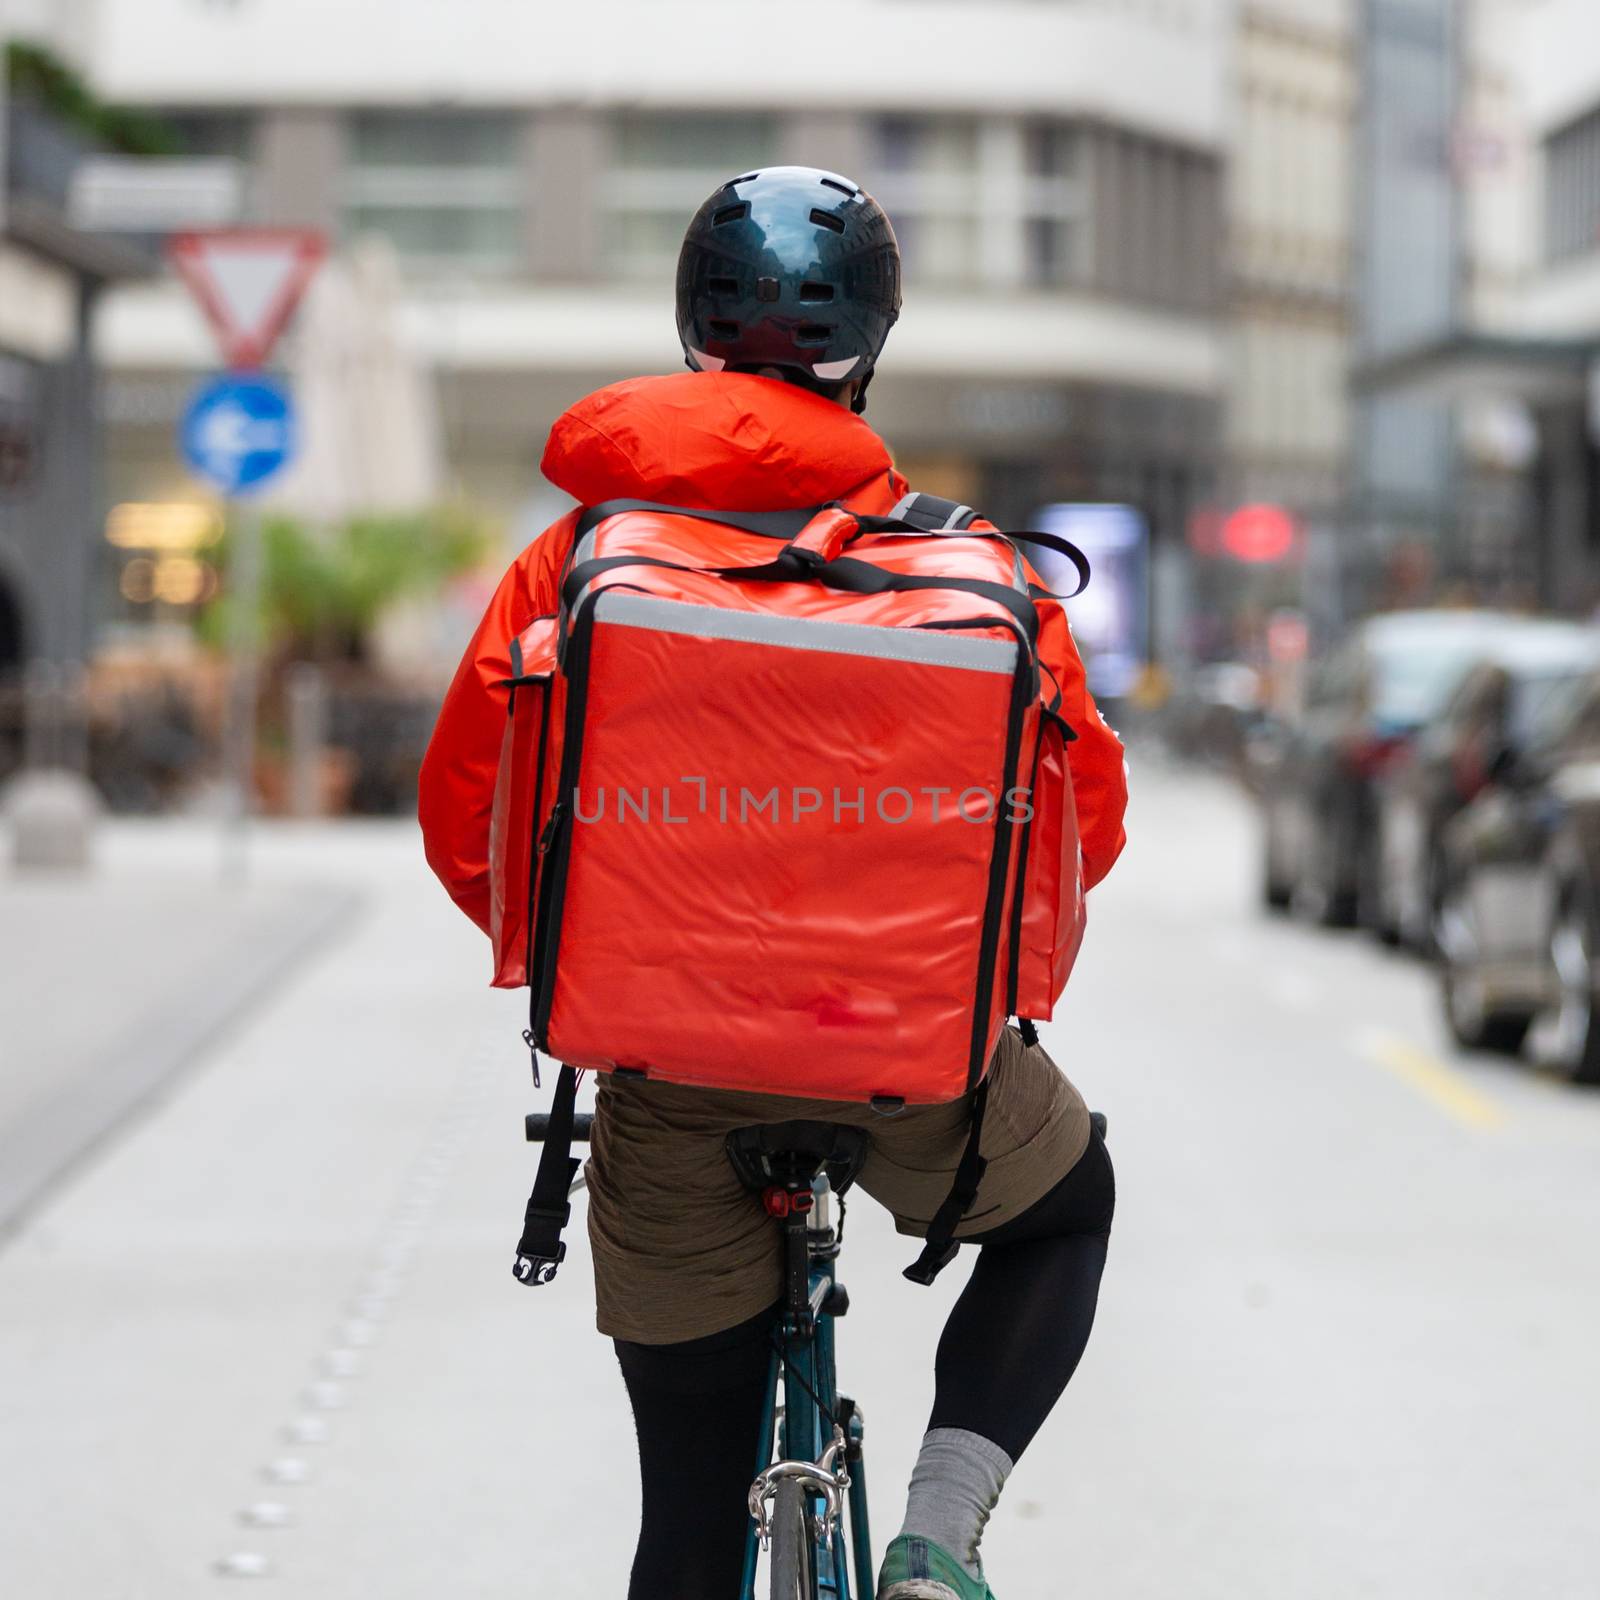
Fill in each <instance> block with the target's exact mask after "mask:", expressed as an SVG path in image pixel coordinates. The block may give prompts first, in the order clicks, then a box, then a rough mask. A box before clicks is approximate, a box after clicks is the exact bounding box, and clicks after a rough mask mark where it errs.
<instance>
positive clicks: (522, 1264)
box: [511, 1239, 567, 1289]
mask: <svg viewBox="0 0 1600 1600" xmlns="http://www.w3.org/2000/svg"><path fill="white" fill-rule="evenodd" d="M566 1259H567V1244H566V1240H564V1239H560V1240H557V1241H556V1253H555V1254H554V1255H553V1256H541V1255H528V1256H525V1255H520V1254H519V1255H518V1256H517V1260H516V1264H515V1265H514V1266H513V1267H512V1269H511V1275H512V1277H514V1278H515V1279H516V1280H517V1282H518V1283H524V1284H526V1285H527V1286H528V1287H529V1288H530V1289H537V1288H538V1287H539V1285H540V1284H541V1283H549V1281H550V1280H551V1279H552V1278H553V1277H555V1275H556V1268H557V1267H559V1266H560V1265H561V1263H562V1262H563V1261H565V1260H566Z"/></svg>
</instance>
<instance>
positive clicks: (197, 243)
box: [168, 228, 323, 880]
mask: <svg viewBox="0 0 1600 1600" xmlns="http://www.w3.org/2000/svg"><path fill="white" fill-rule="evenodd" d="M168 253H169V255H170V257H171V260H172V263H173V265H174V267H175V268H176V269H177V271H178V274H179V276H180V277H181V278H182V279H183V280H184V282H185V283H186V284H187V285H188V287H189V289H190V291H191V292H192V293H193V294H194V296H195V299H196V300H197V301H198V302H199V305H200V309H201V310H202V311H203V312H204V314H205V316H206V319H207V321H208V322H209V323H210V324H211V328H212V331H213V333H215V335H216V338H217V342H218V344H219V345H220V346H221V349H222V353H223V356H224V358H225V359H226V360H227V362H228V365H229V366H230V367H231V368H232V369H233V370H232V371H231V372H230V373H229V374H228V375H226V376H224V377H220V378H212V379H208V380H207V381H206V382H205V383H203V384H202V385H201V386H200V388H199V389H198V390H197V391H196V392H195V394H194V396H193V397H192V399H191V400H190V402H189V405H188V408H187V409H186V410H185V412H184V415H183V420H182V422H181V423H180V425H179V448H180V450H181V451H182V454H183V458H184V460H185V462H186V463H187V464H188V466H189V468H190V470H191V471H193V472H194V473H195V474H196V475H197V476H198V477H200V478H203V479H205V480H206V482H208V483H210V484H212V485H213V486H214V487H215V488H217V489H218V490H220V491H221V493H222V496H223V498H224V500H225V501H226V503H227V508H228V525H229V528H230V532H231V548H230V551H229V557H228V579H227V591H226V592H227V594H228V596H229V597H230V601H231V604H232V608H233V615H232V617H231V623H232V626H231V629H230V634H231V637H230V640H229V645H230V654H231V656H232V660H233V673H232V680H231V683H230V686H229V688H230V692H229V697H228V714H227V727H226V729H225V732H224V738H223V761H224V769H225V773H226V782H227V787H228V803H227V807H226V814H225V825H224V854H223V872H224V875H225V876H228V877H231V878H234V879H236V880H242V879H243V877H244V874H245V869H246V864H247V842H248V830H249V820H250V814H251V811H252V809H253V808H252V803H251V802H252V797H253V795H254V792H255V746H256V701H257V698H258V696H259V693H260V676H261V649H260V644H261V642H260V638H259V626H260V610H261V588H262V570H261V569H262V551H261V526H260V522H259V519H258V518H257V517H256V515H255V514H254V513H253V512H252V511H250V510H248V509H244V508H243V507H242V506H241V501H242V500H243V499H244V497H245V496H247V495H248V494H250V493H251V492H252V491H255V490H259V489H260V488H262V487H263V486H264V485H265V484H267V483H269V482H270V481H271V480H272V478H273V477H275V476H276V475H277V473H278V472H279V471H281V470H282V468H283V467H284V466H285V465H286V464H287V463H288V461H289V460H290V458H291V457H292V456H293V455H294V452H295V446H296V428H295V413H294V404H293V400H292V398H291V396H290V394H289V390H288V388H287V387H286V386H285V385H284V384H283V383H282V382H280V381H279V380H278V379H276V378H272V377H269V376H267V375H265V374H263V373H259V372H256V371H253V370H251V369H254V368H257V367H259V366H260V365H261V363H262V362H264V361H265V360H266V359H267V357H268V356H269V355H270V354H271V352H272V347H273V345H274V344H275V343H276V342H277V339H278V336H279V334H280V333H282V331H283V329H284V327H285V325H286V324H287V323H288V321H289V318H290V317H291V316H292V315H293V314H294V309H295V306H296V305H297V304H298V303H299V300H300V297H301V295H302V294H304V292H305V289H306V287H307V285H308V284H309V283H310V281H311V277H312V274H313V273H314V272H315V271H316V268H317V264H318V263H319V262H320V261H321V259H322V253H323V245H322V240H321V238H320V236H319V235H317V234H313V233H304V232H299V231H295V230H287V229H259V228H245V229H228V230H222V231H219V232H215V233H189V234H178V235H175V236H174V237H173V238H172V240H171V241H170V242H169V245H168Z"/></svg>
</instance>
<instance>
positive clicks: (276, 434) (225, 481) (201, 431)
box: [178, 374, 295, 495]
mask: <svg viewBox="0 0 1600 1600" xmlns="http://www.w3.org/2000/svg"><path fill="white" fill-rule="evenodd" d="M178 444H179V447H180V448H181V450H182V451H183V458H184V460H185V461H187V462H188V464H189V466H190V467H191V468H192V469H193V470H194V471H195V472H196V473H198V474H199V475H200V476H201V477H202V478H205V479H206V480H207V481H208V482H210V483H213V484H215V485H216V486H217V488H219V489H220V490H221V491H222V492H223V493H224V494H225V495H236V494H239V493H241V492H242V491H243V490H246V489H256V488H260V487H261V485H262V484H264V483H265V482H266V481H267V480H268V479H269V478H271V477H272V476H273V475H274V474H275V473H277V472H278V471H279V470H280V469H281V468H282V467H283V466H284V465H285V464H286V463H287V462H288V461H289V459H290V458H291V457H292V456H293V455H294V451H295V414H294V404H293V402H292V400H291V399H290V397H289V391H288V389H287V388H285V387H284V385H283V384H281V383H279V382H277V380H276V379H273V378H268V377H263V376H262V375H260V374H252V375H250V376H243V375H238V374H229V375H228V376H227V377H222V378H212V379H209V380H208V381H207V382H206V383H203V384H202V385H201V386H200V388H199V389H198V390H197V391H196V392H195V395H194V398H193V399H192V400H190V402H189V405H188V409H187V410H186V411H185V412H184V414H183V421H182V422H181V423H180V424H179V426H178Z"/></svg>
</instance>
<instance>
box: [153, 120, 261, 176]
mask: <svg viewBox="0 0 1600 1600" xmlns="http://www.w3.org/2000/svg"><path fill="white" fill-rule="evenodd" d="M160 118H161V121H162V123H163V124H165V125H166V126H167V127H169V128H170V129H171V130H172V132H173V134H174V135H175V136H176V138H177V141H178V144H179V147H180V148H181V150H182V152H183V154H184V155H186V156H211V157H225V158H226V159H228V160H230V161H238V162H240V163H241V164H243V165H244V166H246V167H248V166H249V165H250V163H251V162H252V161H253V160H254V159H255V136H256V119H255V117H253V116H252V115H251V114H250V113H249V112H247V111H163V112H161V113H160Z"/></svg>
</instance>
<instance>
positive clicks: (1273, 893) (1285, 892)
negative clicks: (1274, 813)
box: [1261, 811, 1294, 911]
mask: <svg viewBox="0 0 1600 1600" xmlns="http://www.w3.org/2000/svg"><path fill="white" fill-rule="evenodd" d="M1272 837H1273V828H1272V822H1271V819H1270V818H1269V817H1268V816H1267V814H1266V812H1265V811H1263V812H1262V817H1261V903H1262V905H1263V906H1265V907H1266V908H1267V910H1268V911H1287V910H1288V909H1289V902H1290V901H1291V900H1292V899H1293V898H1294V886H1293V885H1292V884H1291V883H1290V882H1289V880H1288V879H1287V878H1285V877H1284V875H1283V872H1282V870H1281V869H1280V867H1279V865H1278V852H1277V851H1276V850H1275V849H1273V845H1272Z"/></svg>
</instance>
